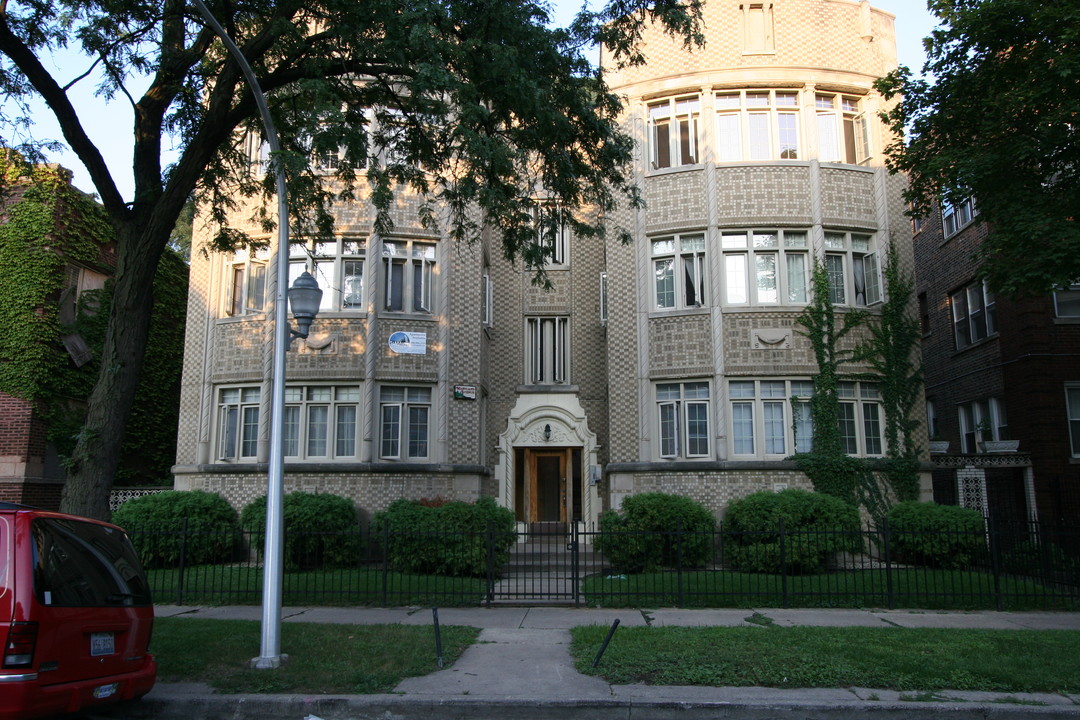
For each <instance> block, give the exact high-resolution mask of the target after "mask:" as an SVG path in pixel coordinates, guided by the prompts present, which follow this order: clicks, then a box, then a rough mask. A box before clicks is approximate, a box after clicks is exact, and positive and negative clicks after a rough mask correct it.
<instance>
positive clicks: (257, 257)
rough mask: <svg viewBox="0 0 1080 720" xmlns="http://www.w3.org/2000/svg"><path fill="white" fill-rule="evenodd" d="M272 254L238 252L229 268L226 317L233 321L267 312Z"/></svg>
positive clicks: (265, 250) (267, 250) (266, 250)
mask: <svg viewBox="0 0 1080 720" xmlns="http://www.w3.org/2000/svg"><path fill="white" fill-rule="evenodd" d="M269 258H270V250H269V249H267V248H260V249H259V250H256V251H254V252H251V251H249V250H248V249H246V248H240V249H239V250H235V251H234V252H233V254H232V260H230V261H229V263H228V266H227V272H228V278H227V282H226V291H225V314H226V315H229V316H232V317H239V316H241V315H250V314H252V313H261V312H263V311H264V310H265V309H266V273H267V262H268V261H269Z"/></svg>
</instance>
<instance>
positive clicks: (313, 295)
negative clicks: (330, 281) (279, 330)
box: [289, 270, 323, 338]
mask: <svg viewBox="0 0 1080 720" xmlns="http://www.w3.org/2000/svg"><path fill="white" fill-rule="evenodd" d="M322 294H323V291H322V290H321V289H319V283H318V282H316V281H315V278H313V277H312V276H311V273H309V272H308V271H307V270H305V271H304V272H302V273H300V277H298V278H296V280H295V281H293V284H292V287H291V288H289V307H290V308H292V314H293V320H295V321H296V327H297V329H296V330H293V329H292V328H289V335H290V337H291V338H306V337H307V336H308V330H309V329H310V328H311V323H312V321H314V320H315V316H316V315H318V314H319V305H321V304H322Z"/></svg>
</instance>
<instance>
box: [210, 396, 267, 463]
mask: <svg viewBox="0 0 1080 720" xmlns="http://www.w3.org/2000/svg"><path fill="white" fill-rule="evenodd" d="M258 444H259V388H257V387H245V388H222V389H221V390H219V391H218V459H219V460H242V459H247V460H254V459H255V456H256V454H257V452H258Z"/></svg>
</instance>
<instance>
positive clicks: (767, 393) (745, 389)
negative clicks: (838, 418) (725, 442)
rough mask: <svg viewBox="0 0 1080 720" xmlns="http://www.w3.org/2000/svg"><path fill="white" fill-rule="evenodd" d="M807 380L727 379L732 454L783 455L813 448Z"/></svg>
mask: <svg viewBox="0 0 1080 720" xmlns="http://www.w3.org/2000/svg"><path fill="white" fill-rule="evenodd" d="M813 393H814V385H813V383H812V382H811V381H809V380H732V381H730V382H729V383H728V398H729V402H730V407H731V451H732V454H733V455H752V456H755V457H762V456H785V455H790V454H792V453H793V452H810V450H812V449H813V437H814V429H813V421H812V419H811V415H810V402H809V401H810V397H811V396H812V395H813Z"/></svg>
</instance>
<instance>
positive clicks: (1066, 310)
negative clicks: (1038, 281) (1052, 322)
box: [1054, 284, 1080, 318]
mask: <svg viewBox="0 0 1080 720" xmlns="http://www.w3.org/2000/svg"><path fill="white" fill-rule="evenodd" d="M1054 314H1055V315H1057V317H1059V318H1064V317H1069V318H1080V284H1076V285H1069V286H1068V287H1065V288H1062V289H1061V290H1058V291H1057V292H1056V293H1054Z"/></svg>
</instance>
